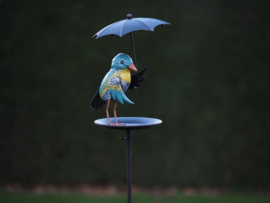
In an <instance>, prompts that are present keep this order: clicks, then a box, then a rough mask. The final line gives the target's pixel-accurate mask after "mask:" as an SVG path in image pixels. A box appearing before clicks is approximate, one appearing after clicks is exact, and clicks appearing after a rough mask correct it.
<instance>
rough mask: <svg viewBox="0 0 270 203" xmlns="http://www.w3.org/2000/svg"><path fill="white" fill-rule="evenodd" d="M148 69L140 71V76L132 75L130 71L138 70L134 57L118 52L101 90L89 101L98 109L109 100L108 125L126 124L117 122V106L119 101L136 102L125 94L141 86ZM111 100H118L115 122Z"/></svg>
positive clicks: (91, 105) (92, 106) (90, 104)
mask: <svg viewBox="0 0 270 203" xmlns="http://www.w3.org/2000/svg"><path fill="white" fill-rule="evenodd" d="M146 69H147V67H145V68H144V70H142V71H141V72H140V73H138V77H137V75H133V76H131V73H130V71H135V72H137V68H136V67H135V65H134V64H133V61H132V59H131V58H130V57H129V56H128V55H127V54H124V53H120V54H117V55H116V56H115V57H114V58H113V60H112V64H111V69H110V71H109V72H108V73H107V74H106V75H105V77H104V78H103V80H102V82H101V85H100V87H99V90H98V91H97V93H96V95H95V96H94V98H93V99H92V101H91V102H90V103H89V106H90V107H91V108H93V109H98V108H101V107H102V106H104V105H105V104H106V102H107V101H108V103H107V108H106V116H107V119H108V125H125V124H124V123H118V122H117V116H116V107H117V104H118V101H119V102H120V103H122V104H124V102H127V103H129V104H134V103H133V102H132V101H131V100H130V99H129V98H128V97H127V96H126V95H125V92H126V91H127V89H138V87H139V86H141V84H140V82H142V81H143V80H144V79H145V78H144V77H141V76H142V75H143V74H144V73H145V71H146ZM111 101H116V102H115V106H114V119H115V123H112V124H111V123H110V119H109V111H108V110H109V106H110V102H111Z"/></svg>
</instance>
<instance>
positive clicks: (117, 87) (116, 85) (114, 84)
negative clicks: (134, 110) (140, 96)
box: [107, 77, 134, 104]
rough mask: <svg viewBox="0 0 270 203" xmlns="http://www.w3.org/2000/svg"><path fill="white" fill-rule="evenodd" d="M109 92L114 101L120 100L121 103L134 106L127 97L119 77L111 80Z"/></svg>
mask: <svg viewBox="0 0 270 203" xmlns="http://www.w3.org/2000/svg"><path fill="white" fill-rule="evenodd" d="M107 89H108V92H109V94H110V95H111V97H112V98H113V99H114V100H118V101H119V102H120V103H122V104H124V101H125V102H127V103H129V104H134V103H133V102H132V101H130V100H129V98H128V97H127V96H126V95H125V93H124V91H123V89H122V85H121V79H120V78H119V77H115V78H111V79H110V81H109V84H108V87H107Z"/></svg>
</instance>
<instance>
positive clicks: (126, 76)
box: [117, 69, 131, 84]
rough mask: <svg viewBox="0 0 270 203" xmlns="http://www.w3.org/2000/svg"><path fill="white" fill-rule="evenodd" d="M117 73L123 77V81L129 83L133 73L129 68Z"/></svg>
mask: <svg viewBox="0 0 270 203" xmlns="http://www.w3.org/2000/svg"><path fill="white" fill-rule="evenodd" d="M117 75H118V76H119V77H120V78H121V79H122V81H124V82H126V83H128V84H129V83H130V82H131V74H130V70H129V69H124V70H118V71H117Z"/></svg>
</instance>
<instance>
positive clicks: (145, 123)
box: [94, 117, 162, 130]
mask: <svg viewBox="0 0 270 203" xmlns="http://www.w3.org/2000/svg"><path fill="white" fill-rule="evenodd" d="M117 120H118V122H119V123H124V124H125V125H108V120H107V118H101V119H97V120H95V122H94V123H95V124H96V125H101V126H104V127H108V128H113V129H118V130H128V129H129V130H136V129H143V128H149V127H151V126H155V125H159V124H161V123H162V120H160V119H157V118H146V117H117ZM110 122H111V123H114V118H113V117H111V118H110Z"/></svg>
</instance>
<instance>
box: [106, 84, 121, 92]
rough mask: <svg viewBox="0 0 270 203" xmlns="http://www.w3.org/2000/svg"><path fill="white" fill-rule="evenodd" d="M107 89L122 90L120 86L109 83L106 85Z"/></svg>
mask: <svg viewBox="0 0 270 203" xmlns="http://www.w3.org/2000/svg"><path fill="white" fill-rule="evenodd" d="M108 90H117V91H122V88H121V87H120V86H118V85H111V86H110V87H108Z"/></svg>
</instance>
